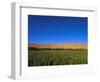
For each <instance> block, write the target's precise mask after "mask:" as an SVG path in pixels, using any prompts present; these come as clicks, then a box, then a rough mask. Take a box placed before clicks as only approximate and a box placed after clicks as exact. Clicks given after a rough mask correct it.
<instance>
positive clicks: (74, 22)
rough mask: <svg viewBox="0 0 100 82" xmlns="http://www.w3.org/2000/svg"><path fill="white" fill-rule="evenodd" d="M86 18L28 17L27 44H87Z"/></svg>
mask: <svg viewBox="0 0 100 82" xmlns="http://www.w3.org/2000/svg"><path fill="white" fill-rule="evenodd" d="M87 38H88V18H87V17H68V16H42V15H28V43H29V44H63V43H64V44H67V43H76V44H77V43H78V44H87Z"/></svg>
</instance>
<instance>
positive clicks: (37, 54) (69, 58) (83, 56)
mask: <svg viewBox="0 0 100 82" xmlns="http://www.w3.org/2000/svg"><path fill="white" fill-rule="evenodd" d="M87 63H88V50H87V49H64V50H63V49H62V50H59V49H57V50H52V49H43V50H29V51H28V66H51V65H72V64H73V65H75V64H87Z"/></svg>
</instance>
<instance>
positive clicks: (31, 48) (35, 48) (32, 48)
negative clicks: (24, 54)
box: [28, 47, 86, 50]
mask: <svg viewBox="0 0 100 82" xmlns="http://www.w3.org/2000/svg"><path fill="white" fill-rule="evenodd" d="M28 50H86V49H82V48H79V49H71V48H68V49H65V48H37V47H28Z"/></svg>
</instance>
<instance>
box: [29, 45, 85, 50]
mask: <svg viewBox="0 0 100 82" xmlns="http://www.w3.org/2000/svg"><path fill="white" fill-rule="evenodd" d="M28 47H29V48H30V47H31V48H51V49H87V45H83V44H29V45H28Z"/></svg>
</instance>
